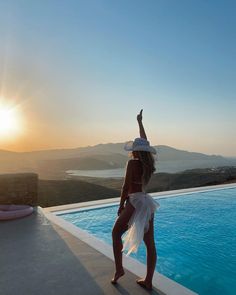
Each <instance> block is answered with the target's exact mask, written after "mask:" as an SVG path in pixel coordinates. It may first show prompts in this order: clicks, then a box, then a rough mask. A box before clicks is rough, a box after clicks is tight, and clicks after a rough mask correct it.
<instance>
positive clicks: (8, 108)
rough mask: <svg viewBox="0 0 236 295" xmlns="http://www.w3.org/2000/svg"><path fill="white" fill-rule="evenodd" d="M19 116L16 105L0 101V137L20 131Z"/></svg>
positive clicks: (10, 135) (13, 134) (9, 135)
mask: <svg viewBox="0 0 236 295" xmlns="http://www.w3.org/2000/svg"><path fill="white" fill-rule="evenodd" d="M20 125H21V124H20V118H19V112H18V110H17V107H16V106H12V105H7V104H6V103H1V102H0V137H12V136H15V135H16V134H17V133H18V132H19V131H20V127H21V126H20Z"/></svg>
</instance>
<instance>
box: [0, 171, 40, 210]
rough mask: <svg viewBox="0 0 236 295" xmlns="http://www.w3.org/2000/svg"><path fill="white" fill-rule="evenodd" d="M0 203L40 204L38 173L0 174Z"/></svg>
mask: <svg viewBox="0 0 236 295" xmlns="http://www.w3.org/2000/svg"><path fill="white" fill-rule="evenodd" d="M0 204H17V205H19V204H24V205H31V206H37V205H38V175H37V174H35V173H17V174H0Z"/></svg>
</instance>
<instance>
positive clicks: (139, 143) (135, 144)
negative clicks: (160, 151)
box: [124, 137, 157, 154]
mask: <svg viewBox="0 0 236 295" xmlns="http://www.w3.org/2000/svg"><path fill="white" fill-rule="evenodd" d="M124 149H125V150H126V151H144V152H150V153H152V154H156V153H157V152H156V150H155V148H154V147H152V146H150V143H149V141H148V140H146V139H145V138H141V137H138V138H135V140H134V141H128V142H126V144H125V146H124Z"/></svg>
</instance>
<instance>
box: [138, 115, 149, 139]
mask: <svg viewBox="0 0 236 295" xmlns="http://www.w3.org/2000/svg"><path fill="white" fill-rule="evenodd" d="M142 114H143V110H141V111H140V113H139V114H138V115H137V121H138V125H139V134H140V137H141V138H145V139H147V135H146V133H145V130H144V127H143V122H142V119H143V116H142Z"/></svg>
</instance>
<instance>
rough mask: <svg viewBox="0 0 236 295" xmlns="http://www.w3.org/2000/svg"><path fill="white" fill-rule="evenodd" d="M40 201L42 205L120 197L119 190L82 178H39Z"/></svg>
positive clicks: (48, 205)
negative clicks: (81, 179) (82, 179)
mask: <svg viewBox="0 0 236 295" xmlns="http://www.w3.org/2000/svg"><path fill="white" fill-rule="evenodd" d="M38 190H39V191H38V202H39V205H40V206H42V207H50V206H56V205H63V204H71V203H78V202H86V201H92V200H98V199H106V198H112V197H118V196H119V191H118V190H114V189H111V188H107V187H104V186H101V185H97V184H92V183H88V182H85V181H80V180H39V186H38Z"/></svg>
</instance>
